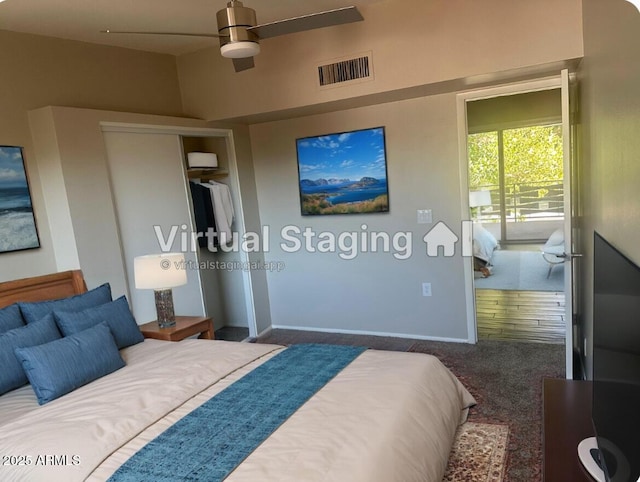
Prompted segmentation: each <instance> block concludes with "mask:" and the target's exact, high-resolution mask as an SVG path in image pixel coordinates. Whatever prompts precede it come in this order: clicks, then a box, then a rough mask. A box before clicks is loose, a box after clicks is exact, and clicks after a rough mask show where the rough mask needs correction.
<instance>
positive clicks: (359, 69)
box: [318, 53, 373, 87]
mask: <svg viewBox="0 0 640 482" xmlns="http://www.w3.org/2000/svg"><path fill="white" fill-rule="evenodd" d="M372 79H373V64H372V62H371V54H370V53H367V54H364V55H362V56H360V57H349V58H345V59H339V60H337V61H334V62H332V63H328V64H324V65H319V66H318V80H319V81H320V87H329V86H335V85H336V84H339V85H345V84H346V83H354V82H355V81H357V82H362V81H365V80H372Z"/></svg>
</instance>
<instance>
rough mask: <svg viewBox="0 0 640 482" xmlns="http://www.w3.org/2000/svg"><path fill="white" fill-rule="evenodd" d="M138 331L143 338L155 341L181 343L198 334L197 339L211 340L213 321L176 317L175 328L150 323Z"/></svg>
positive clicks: (205, 318) (195, 317) (202, 317)
mask: <svg viewBox="0 0 640 482" xmlns="http://www.w3.org/2000/svg"><path fill="white" fill-rule="evenodd" d="M139 328H140V331H141V332H142V334H143V335H144V337H145V338H155V339H156V340H166V341H181V340H184V339H185V338H188V337H190V336H192V335H195V334H197V333H200V336H198V338H202V339H205V340H213V339H214V335H213V321H212V320H211V318H207V317H204V316H176V326H172V327H171V328H160V327H159V326H158V322H157V321H150V322H149V323H145V324H144V325H140V327H139Z"/></svg>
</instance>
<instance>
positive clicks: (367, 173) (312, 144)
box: [296, 127, 389, 215]
mask: <svg viewBox="0 0 640 482" xmlns="http://www.w3.org/2000/svg"><path fill="white" fill-rule="evenodd" d="M296 148H297V153H298V184H299V187H300V204H301V210H302V214H303V215H314V214H360V213H383V212H388V211H389V189H388V185H387V156H386V148H385V133H384V127H374V128H370V129H361V130H356V131H350V132H341V133H336V134H325V135H321V136H315V137H304V138H301V139H297V140H296Z"/></svg>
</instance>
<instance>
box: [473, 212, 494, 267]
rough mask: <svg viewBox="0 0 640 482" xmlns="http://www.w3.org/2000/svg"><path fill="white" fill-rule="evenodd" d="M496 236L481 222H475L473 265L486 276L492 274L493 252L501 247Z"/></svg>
mask: <svg viewBox="0 0 640 482" xmlns="http://www.w3.org/2000/svg"><path fill="white" fill-rule="evenodd" d="M499 247H500V246H499V245H498V241H497V240H496V238H495V236H494V235H493V234H491V233H490V232H489V231H487V230H486V229H485V228H484V226H482V224H480V223H473V267H474V269H475V270H476V271H479V272H481V273H482V275H483V276H484V277H487V276H489V275H490V274H491V271H490V269H489V268H490V267H491V260H492V258H493V253H494V251H495V250H496V249H499Z"/></svg>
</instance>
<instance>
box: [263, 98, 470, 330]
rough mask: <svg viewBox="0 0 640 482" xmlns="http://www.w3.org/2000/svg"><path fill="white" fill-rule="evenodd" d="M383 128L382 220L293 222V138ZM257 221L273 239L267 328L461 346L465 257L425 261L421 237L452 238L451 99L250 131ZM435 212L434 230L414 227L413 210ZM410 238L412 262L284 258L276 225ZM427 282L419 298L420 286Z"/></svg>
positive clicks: (296, 214) (455, 184)
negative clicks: (439, 227) (441, 226)
mask: <svg viewBox="0 0 640 482" xmlns="http://www.w3.org/2000/svg"><path fill="white" fill-rule="evenodd" d="M376 126H385V130H386V149H387V168H388V182H389V198H390V212H389V213H380V214H362V215H329V216H302V215H301V214H300V203H299V191H298V171H297V163H296V162H297V161H296V143H295V139H296V138H299V137H306V136H311V135H319V134H326V133H332V132H343V131H348V130H352V129H361V128H365V127H376ZM251 141H252V151H253V158H254V165H255V174H256V186H257V190H258V202H259V207H260V219H261V221H262V223H263V225H267V226H269V228H270V230H271V237H270V240H271V249H270V251H269V253H267V254H266V255H265V258H266V260H267V261H273V262H278V261H279V262H282V263H284V264H285V268H284V270H283V271H281V272H279V273H278V272H268V273H267V278H268V281H269V295H270V306H271V317H272V320H273V323H274V325H275V326H280V327H298V328H300V327H301V328H306V329H321V330H331V331H337V330H346V331H362V332H377V333H388V334H396V335H408V336H413V337H427V338H434V339H456V340H466V339H467V336H468V334H467V320H466V311H465V298H464V289H463V281H464V278H463V276H464V273H463V258H462V257H461V256H460V255H459V250H458V253H457V254H456V256H455V257H452V258H447V257H437V258H429V257H427V256H426V245H425V244H424V242H423V241H422V237H423V236H424V234H425V233H426V232H427V231H428V230H429V229H430V228H431V227H432V226H433V225H435V223H437V222H438V221H444V222H445V223H446V224H447V225H449V226H450V227H451V228H452V229H453V230H454V231H455V232H456V233H457V234H458V235H459V234H460V230H461V227H460V223H461V216H460V212H461V207H460V181H459V162H458V149H457V130H456V99H455V95H454V94H445V95H438V96H432V97H425V98H421V99H415V100H408V101H402V102H396V103H389V104H381V105H377V106H371V107H364V108H359V109H351V110H347V111H341V112H335V113H330V114H323V115H317V116H309V117H303V118H298V119H292V120H285V121H278V122H271V123H264V124H256V125H253V126H251ZM422 208H427V209H432V210H433V219H434V223H433V225H418V224H417V223H416V210H417V209H422ZM363 223H365V224H366V225H367V226H368V229H367V231H369V232H371V231H385V232H387V233H389V234H390V235H393V234H394V233H397V232H405V231H408V232H410V233H411V234H412V236H413V244H412V256H411V257H410V258H409V259H407V260H398V259H396V258H394V256H393V252H391V253H363V254H359V255H358V256H357V257H356V258H355V259H352V260H344V259H341V258H340V257H339V253H317V252H316V253H308V252H305V251H304V250H302V251H301V252H298V253H287V252H285V251H284V250H283V249H281V248H280V246H279V245H280V242H281V241H282V238H281V237H280V231H281V229H282V228H283V227H284V226H287V225H297V226H299V227H300V228H301V229H304V228H305V227H307V226H308V227H311V228H313V230H314V231H316V232H322V231H331V232H333V233H334V234H336V236H337V235H339V233H341V232H343V231H357V232H362V231H363V230H362V229H361V226H362V224H363ZM423 281H427V282H431V283H432V290H433V296H432V297H430V298H429V297H423V296H422V293H421V283H422V282H423Z"/></svg>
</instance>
